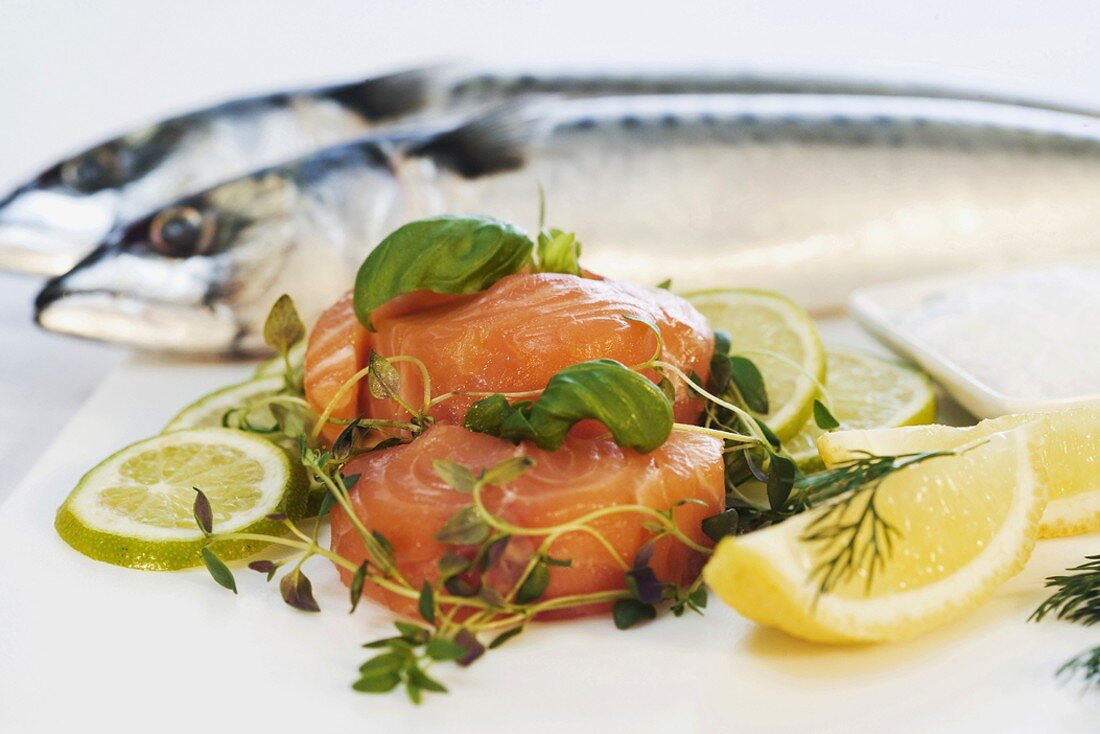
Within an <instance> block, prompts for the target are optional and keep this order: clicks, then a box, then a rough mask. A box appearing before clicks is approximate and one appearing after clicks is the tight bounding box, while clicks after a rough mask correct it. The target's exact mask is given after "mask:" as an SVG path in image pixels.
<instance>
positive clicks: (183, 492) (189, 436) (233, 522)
mask: <svg viewBox="0 0 1100 734" xmlns="http://www.w3.org/2000/svg"><path fill="white" fill-rule="evenodd" d="M196 486H197V487H199V488H201V489H202V490H203V492H204V493H205V494H206V495H207V497H208V498H209V500H210V503H211V506H212V509H213V515H214V531H215V532H216V533H219V534H221V533H230V532H247V533H261V534H269V535H270V534H280V533H281V532H282V531H283V529H284V528H283V525H282V523H281V522H280V521H278V520H272V519H269V518H268V515H270V514H272V513H283V512H286V513H295V512H300V511H301V507H300V505H301V504H302V502H303V501H304V487H303V486H302V481H301V474H300V473H299V472H295V471H293V468H292V466H291V463H290V460H289V458H288V457H287V455H286V453H285V452H284V451H283V450H281V449H280V448H279V447H277V446H276V445H274V444H273V443H271V442H269V441H267V440H265V439H263V438H259V437H256V436H253V435H251V434H248V433H246V432H243V431H236V430H232V429H224V428H202V429H194V430H184V431H176V432H173V433H167V434H161V435H159V436H154V437H153V438H149V439H146V440H144V441H139V442H138V443H135V444H132V445H130V446H128V447H126V448H124V449H122V450H121V451H119V452H117V453H115V454H113V455H111V456H110V457H108V458H107V459H105V460H104V461H103V462H101V463H100V464H99V465H97V466H96V467H95V468H93V469H92V470H91V471H89V472H88V473H87V474H85V475H84V477H83V478H82V479H81V480H80V482H79V484H78V485H77V487H76V489H74V490H73V492H72V493H71V494H70V495H69V498H68V499H67V500H66V501H65V503H64V504H63V505H62V506H61V508H60V509H59V510H58V513H57V517H56V520H55V523H54V526H55V528H56V529H57V532H58V534H59V535H60V536H61V537H62V539H64V540H65V542H67V543H68V544H69V545H71V546H72V547H73V548H74V549H76V550H78V551H80V552H81V553H83V554H85V555H87V556H90V557H92V558H95V559H97V560H101V561H106V562H108V563H113V564H116V565H120V566H127V567H130V568H142V569H149V570H169V569H179V568H188V567H192V566H197V565H200V564H201V563H202V556H201V553H202V548H203V547H205V546H206V545H207V544H208V539H207V537H206V536H205V535H204V533H203V532H202V530H201V529H200V528H199V526H198V524H197V522H196V521H195V518H194V516H193V507H194V499H195V492H194V489H193V487H196ZM264 545H265V544H263V543H257V542H254V541H247V540H245V541H242V540H222V541H217V542H215V543H214V544H213V546H212V548H213V550H214V551H215V552H216V553H217V554H218V555H219V557H221V558H223V559H235V558H242V557H245V556H248V555H251V554H253V553H255V552H256V551H258V550H259V549H260V548H262V547H263V546H264Z"/></svg>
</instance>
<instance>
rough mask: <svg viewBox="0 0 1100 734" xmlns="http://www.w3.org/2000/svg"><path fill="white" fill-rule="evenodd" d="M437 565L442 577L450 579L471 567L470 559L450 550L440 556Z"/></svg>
mask: <svg viewBox="0 0 1100 734" xmlns="http://www.w3.org/2000/svg"><path fill="white" fill-rule="evenodd" d="M437 566H438V567H439V576H440V578H443V579H448V578H450V577H451V576H457V575H458V574H460V573H463V572H464V571H466V570H467V569H469V568H470V561H469V560H468V559H466V558H463V557H462V556H460V555H456V554H454V553H451V552H449V551H448V552H447V553H444V554H443V555H442V556H441V557H440V559H439V563H438V564H437Z"/></svg>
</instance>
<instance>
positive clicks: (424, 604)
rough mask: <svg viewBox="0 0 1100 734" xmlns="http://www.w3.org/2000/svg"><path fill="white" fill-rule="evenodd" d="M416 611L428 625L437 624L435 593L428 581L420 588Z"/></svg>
mask: <svg viewBox="0 0 1100 734" xmlns="http://www.w3.org/2000/svg"><path fill="white" fill-rule="evenodd" d="M416 610H417V611H418V612H420V616H421V617H423V618H424V621H425V622H427V623H428V624H435V593H434V592H432V585H431V584H429V583H428V582H427V581H425V582H424V585H423V586H421V587H420V598H419V599H417V602H416Z"/></svg>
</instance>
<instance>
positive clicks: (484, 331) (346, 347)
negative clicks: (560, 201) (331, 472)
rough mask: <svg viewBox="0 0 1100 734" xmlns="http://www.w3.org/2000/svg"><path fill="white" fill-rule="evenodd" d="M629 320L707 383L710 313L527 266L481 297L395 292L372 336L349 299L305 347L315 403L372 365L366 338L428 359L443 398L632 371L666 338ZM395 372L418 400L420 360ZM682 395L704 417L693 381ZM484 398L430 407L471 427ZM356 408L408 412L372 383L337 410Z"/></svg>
mask: <svg viewBox="0 0 1100 734" xmlns="http://www.w3.org/2000/svg"><path fill="white" fill-rule="evenodd" d="M627 317H630V318H627ZM631 318H633V319H640V320H642V321H645V322H647V323H650V324H653V325H654V326H656V327H657V328H658V329H659V330H660V333H661V336H662V339H663V341H664V359H665V360H666V361H668V362H669V363H671V364H674V365H676V366H677V367H679V368H680V369H682V370H683V371H684V372H685V373H691V372H692V371H694V372H695V373H696V374H698V375H699V376H700V377H701V378H702V379H704V380H705V379H706V377H707V373H708V370H709V366H710V357H711V353H712V351H713V349H714V336H713V333H712V332H711V330H710V328H709V326H708V325H707V322H706V320H705V319H704V318H703V316H702V315H701V314H699V312H698V311H696V310H695V309H694V308H693V307H692V306H691V305H690V304H689V303H688V302H687V301H685V300H684V299H682V298H680V297H679V296H676V295H674V294H672V293H670V292H669V291H667V290H662V289H658V288H645V287H642V286H636V285H631V284H627V283H620V282H616V281H613V280H604V279H595V278H582V277H577V276H573V275H563V274H557V273H539V274H528V273H521V274H516V275H510V276H507V277H505V278H502V279H501V280H499V281H497V282H496V283H495V284H494V285H493V286H491V287H490V288H489V289H488V290H486V291H483V292H481V293H477V294H474V295H471V296H463V297H443V298H441V297H439V296H436V295H434V294H410V295H408V296H403V297H401V298H399V299H395V300H394V301H391V302H390V303H389V304H386V305H385V306H383V307H382V308H380V309H378V310H377V311H375V312H374V314H373V315H372V321H373V322H374V325H375V327H376V328H377V332H376V333H373V334H371V333H368V332H367V330H366V329H365V328H363V327H362V326H361V325H360V324H359V322H358V321H357V320H356V319H355V315H354V313H353V312H352V311H351V309H350V306H349V298H348V297H345V298H344V299H342V300H340V301H339V302H337V304H336V305H335V306H333V307H332V308H330V309H329V310H328V311H327V312H326V313H325V314H324V315H323V316H322V317H321V320H320V321H319V322H318V324H317V326H316V327H315V328H314V330H313V334H312V336H311V338H310V343H309V349H308V351H307V353H306V371H305V388H306V396H307V398H308V399H309V401H310V403H311V404H312V405H313V406H314V407H315V408H316V409H317V410H321V409H323V407H324V406H325V404H326V403H327V401H328V400H330V399H331V398H332V395H333V394H334V393H335V392H336V389H337V388H338V387H339V385H340V384H342V383H343V382H344V381H345V380H347V379H349V378H350V377H351V376H352V375H354V374H355V372H356V371H357V370H358V369H359V368H360V367H362V366H363V365H364V364H365V361H366V358H367V356H366V352H367V351H369V350H368V349H366V348H365V345H367V344H368V343H369V345H370V347H372V348H373V349H375V350H376V351H377V352H378V353H379V354H381V355H383V356H386V357H392V356H395V355H410V356H414V357H417V358H419V359H420V360H422V361H423V362H424V364H425V365H426V366H427V369H428V373H429V375H430V378H431V391H432V394H433V395H434V396H439V395H443V394H445V393H449V392H452V391H463V390H465V391H481V392H505V393H510V392H523V391H532V390H541V389H542V388H544V387H545V386H546V383H547V382H548V381H549V379H550V378H551V377H552V376H553V375H554V373H556V372H558V371H560V370H561V369H563V368H565V367H568V366H570V365H573V364H576V363H578V362H584V361H587V360H591V359H597V358H610V359H615V360H618V361H620V362H622V363H623V364H626V365H628V366H629V365H634V364H640V363H642V362H645V361H646V360H648V359H649V358H650V357H651V356H652V355H653V353H654V350H655V349H656V346H657V338H656V335H655V334H653V333H652V331H651V330H650V329H649V328H648V327H647V326H646V325H645V324H643V323H639V322H638V321H632V320H630V319H631ZM356 359H357V360H358V361H356ZM395 367H396V368H397V369H398V372H399V374H400V375H401V394H402V397H403V398H404V399H405V400H406V401H407V402H408V403H409V404H410V405H412V406H414V407H419V406H420V405H421V404H422V402H423V388H424V386H423V380H422V378H421V374H420V371H419V370H418V369H417V367H416V366H415V365H414V364H410V363H400V364H396V365H395ZM649 377H651V378H652V379H656V375H653V374H650V375H649ZM674 382H677V383H678V381H674ZM677 391H678V392H677V398H676V402H675V413H676V418H677V420H680V421H684V422H694V421H695V420H696V419H697V418H698V415H699V413H700V411H701V409H702V404H701V402H700V401H698V400H697V399H695V398H694V397H693V396H692V395H689V394H688V393H687V391H686V388H684V386H683V385H678V387H677ZM478 399H480V398H479V397H478V396H466V395H462V396H457V397H454V398H451V399H449V400H447V401H445V402H441V403H439V404H437V405H436V406H435V407H434V408H433V409H432V410H431V414H432V416H433V417H434V418H435V419H436V420H437V421H439V422H444V423H456V424H461V423H462V419H463V416H464V415H465V413H466V409H467V408H468V407H469V406H470V405H471V404H472V403H474V402H475V401H477V400H478ZM354 401H357V403H356V402H354ZM356 408H357V409H358V411H359V412H360V413H364V414H367V415H370V416H372V417H378V418H392V419H398V420H402V419H405V418H407V417H408V414H407V413H406V412H405V411H403V410H401V409H400V408H399V407H398V406H397V405H396V404H395V403H394V401H392V400H388V399H377V398H374V397H372V396H371V395H370V393H369V391H367V390H366V389H365V388H364V389H362V390H358V389H356V390H352V391H350V392H349V393H348V395H347V399H346V400H344V401H341V403H340V405H339V406H337V411H334V415H336V416H337V417H342V418H347V417H351V414H352V413H354V412H355V410H356ZM338 433H339V427H335V426H329V427H327V428H326V434H325V435H326V436H327V437H329V439H330V440H331V438H332V437H333V436H334V435H336V434H338Z"/></svg>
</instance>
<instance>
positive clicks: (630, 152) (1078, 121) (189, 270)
mask: <svg viewBox="0 0 1100 734" xmlns="http://www.w3.org/2000/svg"><path fill="white" fill-rule="evenodd" d="M540 187H541V188H542V190H544V191H545V197H546V204H547V211H548V219H549V222H548V223H549V224H553V225H555V226H558V227H562V228H566V229H568V230H572V231H575V232H576V233H577V236H578V237H579V239H580V240H581V241H582V242H583V244H584V249H583V253H582V262H583V263H584V265H585V266H586V267H587V268H589V269H591V270H593V271H596V272H599V273H602V274H605V275H608V276H613V277H617V278H625V279H630V280H633V281H637V282H642V283H657V282H659V281H662V280H664V279H666V278H672V280H673V287H674V288H675V289H677V290H692V289H698V288H709V287H718V286H723V287H724V286H752V287H759V288H770V289H776V290H779V291H781V292H784V293H786V294H788V295H790V296H792V297H793V298H795V299H796V300H798V301H800V302H802V303H803V304H805V305H807V306H809V307H811V308H816V309H827V308H836V307H840V306H842V305H843V303H844V300H845V298H846V296H847V294H848V293H849V292H850V291H851V290H852V289H853V288H855V287H857V286H860V285H864V284H867V283H873V282H876V281H882V280H886V279H891V278H897V277H903V276H910V275H914V274H919V273H930V272H935V271H942V270H950V269H957V268H968V267H975V266H979V265H984V264H991V263H1007V262H1012V263H1016V262H1024V261H1030V260H1038V259H1044V258H1054V257H1059V256H1066V255H1070V254H1073V253H1086V252H1096V251H1098V250H1100V227H1097V226H1096V219H1097V216H1096V211H1097V202H1098V201H1100V120H1098V119H1097V118H1094V117H1091V116H1087V115H1080V114H1073V113H1068V112H1058V111H1052V110H1040V109H1034V108H1025V107H1019V106H1012V105H1005V104H995V103H986V102H974V101H962V100H945V99H928V98H906V97H892V96H881V97H868V96H847V95H809V94H795V95H791V94H754V95H719V94H713V95H699V96H693V95H677V96H645V97H618V98H601V99H588V100H573V101H541V102H536V103H530V104H520V105H517V106H514V107H512V108H509V109H506V110H498V111H495V112H492V113H490V114H488V115H485V116H484V117H482V118H480V119H478V120H475V121H473V122H470V123H468V124H464V125H461V126H459V127H457V128H454V129H450V130H446V131H443V132H440V133H438V134H435V135H432V136H428V137H426V138H416V137H411V138H410V137H403V136H400V135H394V136H381V137H375V138H368V139H365V140H362V141H358V142H355V143H352V144H348V145H344V146H339V147H336V148H332V149H329V150H326V151H324V152H322V153H318V154H315V155H313V156H309V157H306V158H303V159H300V160H298V161H295V162H293V163H290V164H286V165H281V166H276V167H274V168H270V169H268V170H266V171H263V172H261V173H257V174H254V175H250V176H246V177H243V178H241V179H238V180H235V181H232V182H229V183H226V184H223V185H220V186H217V187H214V188H212V189H210V190H208V191H206V192H203V193H201V194H198V195H195V196H192V197H188V198H186V199H184V200H181V201H179V202H177V203H175V204H173V205H171V206H169V207H166V208H165V209H164V210H162V211H160V212H158V213H156V214H154V215H152V216H148V217H145V218H142V219H139V220H136V221H135V222H133V223H131V224H130V225H129V226H127V227H126V228H124V229H122V230H119V231H118V232H116V233H115V234H114V235H112V236H111V237H110V238H108V239H107V240H106V241H105V242H103V243H102V244H101V245H100V246H99V248H98V249H97V250H96V251H95V252H94V253H93V254H92V255H90V256H89V257H88V258H87V259H86V260H85V261H83V262H82V263H81V264H79V265H78V266H77V267H76V268H74V269H73V270H72V271H71V272H69V273H68V274H66V275H64V276H62V277H59V278H57V279H55V280H53V281H51V282H50V283H49V284H48V285H47V287H46V288H45V289H44V290H43V291H42V293H41V295H40V296H39V298H38V301H37V308H38V315H37V318H38V321H39V323H40V324H41V325H42V326H44V327H45V328H47V329H52V330H55V331H59V332H65V333H69V334H75V335H78V336H84V337H89V338H94V339H103V340H109V341H115V342H122V343H126V344H130V345H133V346H136V347H141V348H147V349H155V350H163V351H172V352H187V353H239V352H252V351H255V350H258V349H260V348H261V342H262V340H261V330H262V323H263V319H264V316H265V314H266V312H267V310H268V308H269V307H270V305H271V303H272V301H273V300H274V299H275V298H276V297H277V296H278V295H279V294H280V293H283V292H287V293H290V294H291V295H292V296H293V297H294V299H295V300H296V302H297V303H298V306H299V308H300V309H301V311H302V312H303V315H304V316H305V318H307V319H309V318H312V317H315V316H316V315H317V314H318V313H319V311H320V310H321V309H322V308H324V307H325V306H326V305H327V304H329V303H331V302H332V301H333V300H334V299H335V298H336V297H337V296H338V295H339V294H340V293H341V291H343V290H344V289H346V288H347V287H349V286H350V284H351V282H352V280H353V276H354V273H355V271H356V268H357V266H358V265H359V263H360V262H361V261H362V259H363V257H364V255H365V254H366V253H367V252H368V251H369V250H370V248H372V247H373V246H374V245H375V244H377V243H378V242H379V241H380V240H381V239H382V237H383V236H384V235H385V234H387V233H388V232H389V231H391V230H392V229H394V228H395V227H397V226H398V225H400V224H402V223H404V222H407V221H409V220H410V219H414V218H418V217H422V216H426V215H430V214H436V213H442V212H451V213H483V214H488V215H491V216H494V217H499V218H502V219H508V220H512V221H515V222H518V223H521V224H526V225H529V226H532V227H533V226H534V225H535V224H536V216H537V211H538V190H539V188H540Z"/></svg>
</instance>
